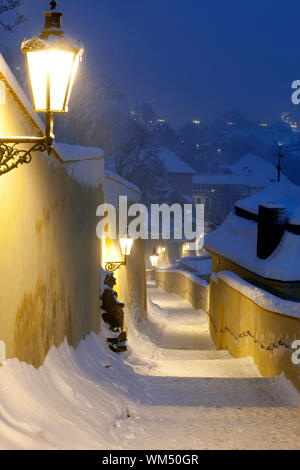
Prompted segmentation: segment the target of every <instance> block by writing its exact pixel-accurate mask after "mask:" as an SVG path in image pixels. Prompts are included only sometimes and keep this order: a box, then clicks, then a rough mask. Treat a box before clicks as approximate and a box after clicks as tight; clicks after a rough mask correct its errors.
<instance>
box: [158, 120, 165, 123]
mask: <svg viewBox="0 0 300 470" xmlns="http://www.w3.org/2000/svg"><path fill="white" fill-rule="evenodd" d="M157 122H160V123H163V122H165V120H164V119H157Z"/></svg>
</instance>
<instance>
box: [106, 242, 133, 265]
mask: <svg viewBox="0 0 300 470" xmlns="http://www.w3.org/2000/svg"><path fill="white" fill-rule="evenodd" d="M132 245H133V238H130V237H121V238H120V247H121V253H122V255H123V256H124V261H108V262H107V263H105V270H106V271H107V272H109V273H113V272H114V271H117V269H119V268H120V267H121V266H126V262H127V256H130V253H131V249H132Z"/></svg>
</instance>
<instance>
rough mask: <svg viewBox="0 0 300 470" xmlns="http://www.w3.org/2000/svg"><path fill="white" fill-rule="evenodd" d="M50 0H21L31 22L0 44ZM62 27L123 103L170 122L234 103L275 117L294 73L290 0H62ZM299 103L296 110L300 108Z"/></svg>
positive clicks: (295, 15)
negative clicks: (149, 109) (143, 105)
mask: <svg viewBox="0 0 300 470" xmlns="http://www.w3.org/2000/svg"><path fill="white" fill-rule="evenodd" d="M46 9H48V2H47V1H44V0H43V1H42V0H24V2H23V6H22V7H21V11H22V12H23V13H25V14H26V16H27V17H28V21H27V22H26V23H24V24H23V25H21V26H19V27H18V29H16V30H15V32H14V33H13V34H11V33H8V32H3V31H1V32H0V44H8V43H10V46H11V47H14V46H15V47H18V46H19V43H20V41H21V40H22V39H23V37H30V36H31V35H32V34H33V33H36V32H39V31H40V30H41V28H42V25H43V18H42V11H43V10H46ZM59 9H60V10H62V11H63V12H64V14H65V17H64V29H65V30H66V31H67V32H69V33H70V34H71V35H72V36H73V37H74V38H78V39H81V40H82V42H83V44H84V46H85V49H86V54H85V59H84V60H85V63H86V64H87V65H88V66H89V68H90V69H91V70H92V72H93V73H95V74H96V73H97V71H98V70H102V71H105V73H106V74H107V75H109V76H111V77H112V78H113V79H114V80H115V81H116V82H117V83H118V86H119V87H120V89H121V90H122V91H124V92H125V93H126V94H127V96H128V100H129V104H130V107H132V108H134V106H135V105H136V104H137V103H139V102H141V101H148V102H151V103H152V104H153V106H154V108H155V110H156V111H157V114H158V117H161V118H164V119H166V120H168V121H170V122H171V123H172V124H173V125H175V126H180V125H181V124H184V122H185V121H187V120H192V119H201V120H203V121H207V120H210V119H212V118H215V117H218V116H220V115H221V114H223V113H224V112H226V111H227V110H229V109H237V110H239V111H240V112H241V113H242V114H244V115H245V116H246V117H248V118H250V119H255V120H267V121H269V120H272V121H274V120H279V117H280V114H281V112H283V111H286V110H290V109H292V108H293V106H292V105H291V98H290V96H291V83H292V81H293V80H296V79H300V40H299V22H300V2H299V1H296V0H286V1H274V0H272V1H271V0H251V1H246V0H240V1H236V0H226V1H225V0H216V1H211V0H207V1H203V0H151V1H150V0H99V1H98V0H61V1H60V2H59ZM299 111H300V110H299Z"/></svg>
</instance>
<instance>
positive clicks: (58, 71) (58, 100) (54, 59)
mask: <svg viewBox="0 0 300 470" xmlns="http://www.w3.org/2000/svg"><path fill="white" fill-rule="evenodd" d="M48 54H49V73H50V108H51V111H65V107H64V105H65V100H66V94H67V91H68V85H69V81H70V80H71V75H72V69H73V62H74V53H73V52H67V51H58V50H51V51H49V52H48Z"/></svg>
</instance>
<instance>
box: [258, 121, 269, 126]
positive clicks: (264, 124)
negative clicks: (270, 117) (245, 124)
mask: <svg viewBox="0 0 300 470" xmlns="http://www.w3.org/2000/svg"><path fill="white" fill-rule="evenodd" d="M259 125H260V126H261V127H268V124H267V123H266V122H261V123H259Z"/></svg>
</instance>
